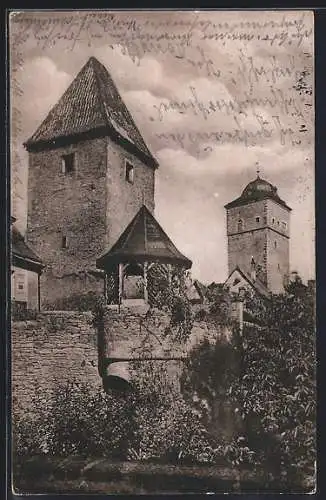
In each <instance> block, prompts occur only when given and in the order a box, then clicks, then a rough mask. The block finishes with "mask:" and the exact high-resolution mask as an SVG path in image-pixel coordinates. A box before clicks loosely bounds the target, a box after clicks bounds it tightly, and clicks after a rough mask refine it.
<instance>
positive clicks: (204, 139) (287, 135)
mask: <svg viewBox="0 0 326 500" xmlns="http://www.w3.org/2000/svg"><path fill="white" fill-rule="evenodd" d="M254 118H255V122H256V127H255V129H254V130H248V129H247V128H246V127H245V126H244V125H242V124H241V123H240V121H239V119H238V117H237V116H233V122H234V125H235V126H234V128H233V129H232V130H230V131H227V130H215V131H213V132H211V131H209V132H205V131H195V132H192V131H187V132H168V133H157V134H155V136H156V138H157V139H158V140H160V141H162V142H165V143H167V144H170V145H171V143H174V144H176V145H177V146H178V147H181V148H182V149H186V148H187V147H189V146H191V145H194V146H196V147H197V148H198V152H199V151H200V150H201V149H202V150H205V151H209V150H211V149H212V147H211V146H210V144H214V143H215V144H216V143H217V144H225V143H231V144H236V143H242V144H244V145H245V146H249V147H250V146H256V145H259V144H263V143H265V141H266V139H276V140H277V141H278V142H279V143H280V144H281V145H283V146H284V145H285V144H290V145H292V146H294V145H296V140H295V131H294V130H293V129H292V128H291V127H285V126H283V124H282V123H281V119H280V117H279V116H278V115H275V116H273V117H272V122H269V121H267V120H264V118H263V117H262V116H261V115H259V114H255V115H254Z"/></svg>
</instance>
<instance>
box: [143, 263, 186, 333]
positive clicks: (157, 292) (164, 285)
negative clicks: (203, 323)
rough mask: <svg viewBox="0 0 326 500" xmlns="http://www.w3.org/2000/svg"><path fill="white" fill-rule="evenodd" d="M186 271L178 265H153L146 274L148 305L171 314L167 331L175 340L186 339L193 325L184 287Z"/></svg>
mask: <svg viewBox="0 0 326 500" xmlns="http://www.w3.org/2000/svg"><path fill="white" fill-rule="evenodd" d="M185 278H186V273H185V271H184V270H183V269H181V268H179V267H172V266H171V270H170V278H169V274H168V269H167V268H166V267H165V266H162V265H154V266H153V267H152V268H151V270H150V272H149V274H148V288H149V290H150V294H149V305H150V306H151V307H152V308H157V309H161V310H166V311H168V312H169V313H170V315H171V329H170V330H169V331H168V333H169V334H171V335H172V336H173V339H174V340H176V341H177V342H181V341H186V340H187V338H188V337H189V335H190V333H191V330H192V326H193V314H192V308H191V303H190V301H189V299H188V297H187V293H186V289H185Z"/></svg>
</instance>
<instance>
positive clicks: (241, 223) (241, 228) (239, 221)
mask: <svg viewBox="0 0 326 500" xmlns="http://www.w3.org/2000/svg"><path fill="white" fill-rule="evenodd" d="M242 230H243V220H242V219H239V220H238V231H242Z"/></svg>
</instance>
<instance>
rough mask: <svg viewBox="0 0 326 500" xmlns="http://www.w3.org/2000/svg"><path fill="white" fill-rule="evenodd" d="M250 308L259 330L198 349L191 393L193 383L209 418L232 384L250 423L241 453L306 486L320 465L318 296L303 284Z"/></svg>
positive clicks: (287, 482)
mask: <svg viewBox="0 0 326 500" xmlns="http://www.w3.org/2000/svg"><path fill="white" fill-rule="evenodd" d="M246 308H249V310H250V312H251V316H252V317H253V318H255V319H257V323H258V324H251V325H245V326H244V329H243V332H242V336H240V335H239V334H236V335H234V337H233V345H232V344H231V345H229V347H228V346H226V345H223V344H222V345H216V346H212V345H209V344H203V345H202V346H201V347H199V348H197V350H194V351H193V353H192V355H191V359H190V361H189V364H188V366H187V370H188V373H186V374H185V375H184V388H185V389H186V391H188V392H189V388H190V386H191V384H193V386H194V389H195V391H196V393H197V397H198V398H199V402H197V403H196V404H197V406H199V405H200V404H199V403H201V404H202V406H205V404H206V406H207V405H208V407H209V410H207V412H206V413H208V414H209V413H210V412H211V410H212V408H213V404H214V398H215V399H216V398H218V397H220V396H221V394H223V391H224V390H225V389H224V388H225V387H226V386H227V390H226V392H225V398H226V399H225V400H224V401H227V397H228V398H230V401H231V402H232V403H233V405H234V412H235V414H236V415H238V416H239V417H240V418H241V421H242V424H243V427H242V432H241V434H242V436H239V435H238V436H235V437H238V438H239V437H241V441H239V448H243V447H244V446H245V447H248V448H249V449H250V450H251V451H252V452H253V453H254V456H255V461H256V463H257V464H259V465H261V466H263V467H264V469H265V471H266V472H270V473H271V474H272V475H273V477H274V478H276V481H277V484H279V485H281V484H283V487H286V486H287V487H291V486H294V485H298V484H300V485H303V484H305V481H306V479H307V478H308V477H310V478H311V477H313V474H314V461H315V417H316V415H315V412H316V404H315V400H316V389H315V361H316V359H315V309H314V294H313V291H312V290H311V287H307V286H305V285H304V284H303V283H302V280H301V279H300V278H298V279H296V280H294V281H293V282H292V283H290V284H289V286H288V287H287V289H286V291H285V293H284V294H281V295H273V296H272V297H271V299H270V300H268V301H265V302H264V303H262V302H261V301H260V300H258V299H257V298H256V299H255V297H252V298H251V300H250V301H247V303H246ZM235 333H237V332H235ZM230 348H232V349H233V355H232V352H231V350H230ZM232 366H233V369H232ZM206 418H207V417H206ZM236 429H237V428H236ZM238 429H239V431H241V427H240V428H238ZM281 481H284V482H283V483H281Z"/></svg>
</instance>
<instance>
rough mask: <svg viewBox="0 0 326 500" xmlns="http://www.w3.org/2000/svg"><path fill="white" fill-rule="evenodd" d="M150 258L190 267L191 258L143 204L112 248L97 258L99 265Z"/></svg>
mask: <svg viewBox="0 0 326 500" xmlns="http://www.w3.org/2000/svg"><path fill="white" fill-rule="evenodd" d="M145 260H147V261H150V262H162V263H171V264H176V265H181V266H184V267H186V268H190V267H191V265H192V262H191V260H189V259H188V258H187V257H185V256H184V255H183V254H182V253H181V252H179V250H178V249H177V248H176V247H175V245H174V244H173V243H172V241H171V240H170V238H169V237H168V236H167V234H166V233H165V231H164V230H163V229H162V227H161V226H160V225H159V223H158V222H157V220H156V219H155V217H154V216H153V215H152V214H151V213H150V211H149V210H148V208H147V207H146V206H145V205H143V206H142V207H141V208H140V210H139V211H138V212H137V214H136V215H135V217H134V218H133V220H132V221H131V222H130V224H129V225H128V226H127V227H126V229H125V230H124V232H123V233H122V234H121V236H120V237H119V239H118V240H117V242H116V243H115V244H114V245H113V246H112V248H111V249H110V250H109V251H108V252H107V253H105V254H104V255H103V256H101V257H100V258H99V259H97V261H96V266H97V267H98V268H99V269H107V268H109V267H111V266H112V265H113V264H116V263H118V262H126V261H145Z"/></svg>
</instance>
